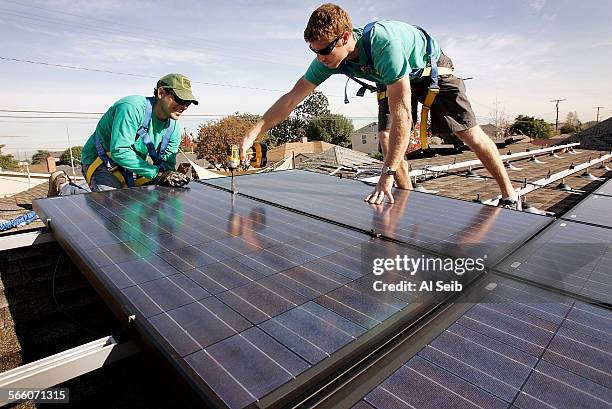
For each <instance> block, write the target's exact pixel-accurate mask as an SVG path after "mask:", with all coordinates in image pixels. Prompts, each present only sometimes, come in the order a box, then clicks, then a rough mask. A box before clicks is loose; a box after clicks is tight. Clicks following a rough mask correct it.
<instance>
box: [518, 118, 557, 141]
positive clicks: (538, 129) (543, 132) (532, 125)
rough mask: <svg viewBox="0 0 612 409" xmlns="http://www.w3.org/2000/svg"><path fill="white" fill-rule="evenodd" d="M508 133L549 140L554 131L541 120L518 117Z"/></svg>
mask: <svg viewBox="0 0 612 409" xmlns="http://www.w3.org/2000/svg"><path fill="white" fill-rule="evenodd" d="M510 133H512V134H522V135H527V136H530V137H532V138H550V137H551V136H552V135H553V134H554V130H553V127H552V125H550V124H549V123H548V122H546V121H544V120H543V119H541V118H534V117H532V116H527V115H519V116H517V117H516V119H515V120H514V123H513V124H512V126H511V127H510Z"/></svg>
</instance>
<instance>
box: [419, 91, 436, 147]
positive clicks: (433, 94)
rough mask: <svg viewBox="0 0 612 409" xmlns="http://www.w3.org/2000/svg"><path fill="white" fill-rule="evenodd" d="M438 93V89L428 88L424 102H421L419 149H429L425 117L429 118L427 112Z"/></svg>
mask: <svg viewBox="0 0 612 409" xmlns="http://www.w3.org/2000/svg"><path fill="white" fill-rule="evenodd" d="M438 92H440V89H438V88H429V89H428V90H427V95H426V96H425V100H424V101H423V106H422V107H421V126H420V134H421V149H427V148H428V147H429V145H428V143H427V116H429V110H430V109H431V105H432V104H433V102H434V100H435V99H436V95H438Z"/></svg>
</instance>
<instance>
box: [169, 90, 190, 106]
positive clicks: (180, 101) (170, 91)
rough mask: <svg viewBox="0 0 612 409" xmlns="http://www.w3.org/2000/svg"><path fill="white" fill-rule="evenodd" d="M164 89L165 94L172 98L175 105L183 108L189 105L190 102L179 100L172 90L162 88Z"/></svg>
mask: <svg viewBox="0 0 612 409" xmlns="http://www.w3.org/2000/svg"><path fill="white" fill-rule="evenodd" d="M164 89H165V90H166V92H167V93H169V94H170V96H171V97H172V99H173V100H174V102H175V103H176V104H178V105H181V106H184V107H188V106H189V105H191V101H185V100H184V99H180V98H179V97H178V95H176V93H175V92H174V90H173V89H172V88H164Z"/></svg>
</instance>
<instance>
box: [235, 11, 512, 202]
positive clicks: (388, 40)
mask: <svg viewBox="0 0 612 409" xmlns="http://www.w3.org/2000/svg"><path fill="white" fill-rule="evenodd" d="M366 33H367V35H366ZM364 37H365V38H364ZM304 39H305V40H306V42H308V43H309V47H310V49H311V50H312V51H313V52H314V53H316V55H317V56H316V58H315V59H314V60H313V62H312V63H311V64H310V67H309V68H308V70H307V72H306V74H304V76H302V78H300V79H299V80H298V82H297V83H296V84H295V86H294V87H293V89H292V90H291V91H289V92H288V93H287V94H285V95H283V96H282V97H281V98H280V99H279V100H278V101H276V102H275V103H274V105H272V107H271V108H270V109H268V111H267V112H266V113H265V114H264V116H263V118H262V119H261V120H260V121H259V122H257V123H256V124H255V125H254V126H253V128H252V129H250V130H249V132H247V134H246V135H245V136H244V138H243V140H242V145H241V152H246V150H247V149H248V148H249V147H250V146H251V145H252V143H253V141H255V139H256V138H257V137H258V136H259V135H261V134H263V133H265V132H267V131H268V130H270V129H271V128H272V127H273V126H275V125H276V124H278V123H280V122H281V121H283V120H284V119H286V118H287V117H288V116H289V114H290V113H291V111H292V110H293V109H294V108H295V107H296V106H297V105H298V104H299V103H300V102H301V101H302V100H303V99H304V98H306V97H307V96H308V95H309V94H310V93H312V92H313V91H314V89H315V88H316V87H317V86H318V85H319V84H321V83H323V82H324V81H325V80H326V79H327V78H329V77H330V76H331V75H333V74H345V75H348V76H349V77H351V78H353V79H355V77H358V78H364V79H366V80H369V81H373V82H375V83H376V90H377V91H379V92H378V93H377V95H378V106H379V112H378V119H379V120H378V130H379V134H378V135H379V140H380V142H381V147H382V150H383V155H384V158H385V163H384V167H383V171H382V174H381V176H380V179H379V181H378V184H377V185H376V188H375V189H374V191H373V192H372V193H371V194H370V195H368V196H367V197H366V198H365V201H366V202H368V203H370V204H381V203H383V201H384V200H385V196H386V197H387V198H388V201H389V202H390V203H393V195H392V194H391V189H392V187H393V181H394V180H395V182H396V184H397V187H399V188H402V189H411V188H412V184H411V181H410V177H409V175H408V164H407V162H406V160H405V159H404V155H405V152H406V149H407V147H408V143H409V135H410V131H411V127H412V112H413V106H414V108H416V100H418V101H420V102H421V103H423V102H424V101H425V100H426V98H427V92H428V89H429V88H430V78H429V77H426V76H425V74H424V73H425V72H426V70H424V69H425V68H426V67H429V68H430V70H431V72H434V69H433V67H434V66H435V64H431V62H432V61H433V62H437V66H440V67H444V69H440V75H439V77H438V76H436V77H437V78H438V84H439V93H438V94H437V97H435V99H434V100H433V104H430V105H431V115H432V128H433V131H434V132H435V133H438V132H439V133H447V132H449V131H451V132H453V133H454V134H456V135H457V137H459V139H461V140H462V141H463V142H464V143H465V144H466V145H468V146H469V147H470V148H471V149H472V151H474V153H475V154H476V156H477V157H478V158H479V159H480V160H481V161H482V163H483V165H484V166H485V167H486V168H487V169H488V170H489V172H490V173H491V174H492V175H493V177H494V178H495V180H496V181H497V183H498V184H499V186H500V189H501V191H502V198H503V199H502V201H500V204H503V205H507V206H508V207H517V206H518V203H517V200H516V193H515V191H514V188H513V187H512V184H511V182H510V179H509V177H508V174H507V173H506V170H505V169H504V166H503V163H502V161H501V159H500V157H499V152H498V151H497V148H496V147H495V144H494V143H493V141H491V139H490V138H489V137H488V136H487V135H486V134H485V133H484V132H483V131H482V129H480V127H479V126H478V123H477V122H476V118H475V116H474V113H473V112H472V108H471V106H470V103H469V101H468V100H467V97H466V96H465V87H464V84H463V81H462V80H461V79H459V78H457V77H455V76H454V75H452V62H451V60H450V58H448V57H447V56H445V55H444V54H443V53H442V50H441V49H440V47H439V45H438V43H437V41H436V40H435V39H433V38H431V37H430V36H429V35H428V34H427V33H426V32H425V31H424V30H422V29H420V28H418V27H415V26H411V25H409V24H406V23H403V22H400V21H379V22H375V23H370V24H368V25H366V26H365V27H359V28H355V29H353V26H352V23H351V20H350V18H349V16H348V14H347V13H346V12H345V11H344V10H343V9H342V8H340V7H339V6H337V5H335V4H324V5H322V6H320V7H319V8H318V9H316V10H315V11H314V12H313V13H312V15H311V16H310V20H309V21H308V25H307V26H306V29H305V30H304ZM366 40H367V41H368V43H367V44H366V46H364V42H365V41H366ZM435 72H437V71H435ZM431 77H432V78H433V77H434V75H433V74H432V75H431ZM357 81H359V80H357ZM438 84H437V85H438ZM362 85H366V86H369V87H370V88H373V87H372V86H371V85H367V84H364V83H362ZM363 90H364V91H365V88H363Z"/></svg>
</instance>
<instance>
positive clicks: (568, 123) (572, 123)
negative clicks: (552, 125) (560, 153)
mask: <svg viewBox="0 0 612 409" xmlns="http://www.w3.org/2000/svg"><path fill="white" fill-rule="evenodd" d="M581 130H582V122H580V119H578V114H577V113H576V112H568V113H567V117H566V119H565V125H563V126H562V127H561V128H560V129H559V131H560V132H561V133H576V132H580V131H581Z"/></svg>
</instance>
